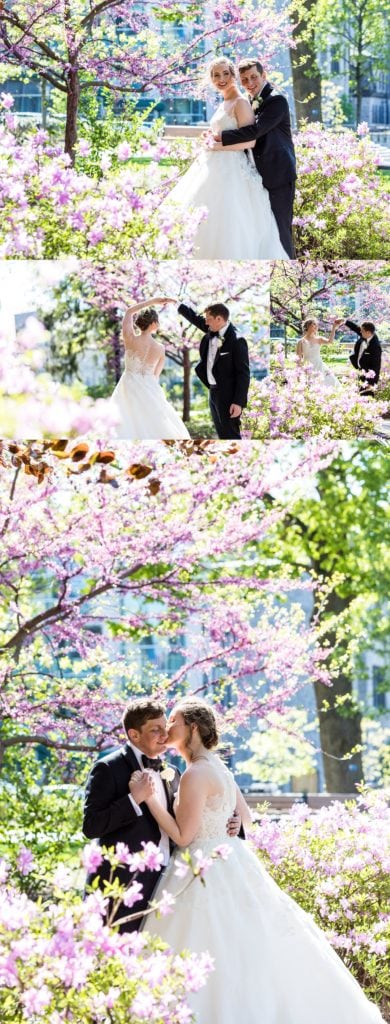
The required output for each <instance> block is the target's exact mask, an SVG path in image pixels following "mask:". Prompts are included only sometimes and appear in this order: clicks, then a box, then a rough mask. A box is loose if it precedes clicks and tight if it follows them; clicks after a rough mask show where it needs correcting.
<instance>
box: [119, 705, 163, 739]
mask: <svg viewBox="0 0 390 1024" xmlns="http://www.w3.org/2000/svg"><path fill="white" fill-rule="evenodd" d="M162 715H165V707H164V705H163V704H160V701H158V700H153V699H152V698H150V697H139V698H137V699H136V700H131V701H130V702H129V703H128V705H127V707H126V708H125V710H124V713H123V717H122V722H123V727H124V730H125V733H126V736H127V735H128V732H129V729H137V731H139V730H140V729H142V726H143V725H145V722H148V721H149V719H150V718H161V716H162Z"/></svg>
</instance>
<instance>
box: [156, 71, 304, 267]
mask: <svg viewBox="0 0 390 1024" xmlns="http://www.w3.org/2000/svg"><path fill="white" fill-rule="evenodd" d="M238 75H239V80H240V81H239V83H238V81H237V74H236V69H235V66H234V64H233V63H232V61H231V60H229V59H228V58H226V57H217V58H216V59H215V60H213V61H212V63H211V65H210V67H209V79H210V83H211V85H212V86H213V88H214V89H215V90H216V91H217V92H218V94H219V96H220V97H221V103H220V104H219V106H218V107H217V110H216V111H215V113H214V114H213V116H212V118H211V121H210V126H209V131H208V132H205V133H203V150H202V152H201V153H200V154H199V156H198V157H197V159H196V160H195V161H194V163H193V164H192V165H191V166H190V168H189V170H188V171H187V172H186V173H185V174H184V175H183V177H182V178H181V179H180V181H179V182H178V184H177V185H176V186H175V188H174V189H173V190H172V192H171V193H170V194H169V196H168V199H167V200H166V202H168V203H169V204H170V205H172V204H174V206H175V209H176V212H179V213H180V214H181V216H182V215H183V213H184V214H185V213H186V212H187V211H188V212H190V211H191V210H193V209H195V210H197V209H201V210H203V211H204V213H205V216H204V219H203V220H202V221H201V222H200V224H199V227H198V229H197V232H196V235H195V240H194V257H195V258H196V259H225V260H227V259H236V260H240V259H253V260H255V259H258V260H262V259H263V260H273V259H293V258H294V246H293V239H292V219H293V202H294V191H295V179H296V167H295V152H294V144H293V139H292V134H291V123H290V112H289V107H288V103H287V100H286V97H285V96H283V95H282V94H281V93H279V92H278V91H277V90H276V89H275V88H274V87H273V86H272V85H271V83H270V82H269V81H268V80H267V74H266V72H265V69H264V67H263V65H262V64H261V63H260V61H258V60H257V58H255V57H248V58H246V59H245V60H241V61H240V62H239V65H238ZM240 86H241V89H240ZM242 89H244V90H246V93H247V95H245V94H244V93H243V91H242Z"/></svg>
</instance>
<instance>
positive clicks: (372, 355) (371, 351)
mask: <svg viewBox="0 0 390 1024" xmlns="http://www.w3.org/2000/svg"><path fill="white" fill-rule="evenodd" d="M345 324H346V326H347V327H349V329H350V331H354V333H355V334H358V335H359V337H358V341H357V342H356V344H355V347H354V350H353V352H352V354H351V355H350V357H349V358H350V360H351V363H352V366H354V367H355V370H361V371H362V372H367V370H373V371H374V373H375V377H367V387H370V385H372V384H377V383H378V380H379V374H380V372H381V362H382V348H381V344H380V341H379V338H378V335H377V334H373V336H372V338H370V341H369V343H368V345H367V348H366V349H365V351H364V352H363V355H362V357H361V360H360V366H359V364H358V356H359V349H360V342H361V341H363V336H362V334H361V330H360V327H359V325H358V324H355V323H354V322H353V320H346V321H345Z"/></svg>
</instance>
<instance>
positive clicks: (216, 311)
mask: <svg viewBox="0 0 390 1024" xmlns="http://www.w3.org/2000/svg"><path fill="white" fill-rule="evenodd" d="M205 313H211V316H221V317H222V319H223V320H228V319H229V310H228V308H227V306H225V305H224V303H223V302H213V303H212V304H211V306H206V309H205Z"/></svg>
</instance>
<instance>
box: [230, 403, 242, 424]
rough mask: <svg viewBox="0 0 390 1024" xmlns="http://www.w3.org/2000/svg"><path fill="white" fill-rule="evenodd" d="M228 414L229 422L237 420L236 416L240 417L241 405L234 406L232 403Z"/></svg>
mask: <svg viewBox="0 0 390 1024" xmlns="http://www.w3.org/2000/svg"><path fill="white" fill-rule="evenodd" d="M229 413H230V419H231V420H235V419H237V416H241V413H242V406H241V405H234V403H233V405H231V406H230V409H229Z"/></svg>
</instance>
